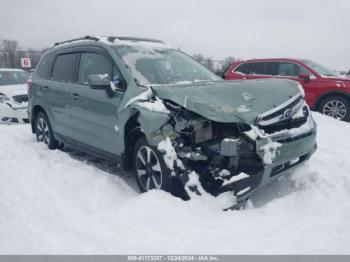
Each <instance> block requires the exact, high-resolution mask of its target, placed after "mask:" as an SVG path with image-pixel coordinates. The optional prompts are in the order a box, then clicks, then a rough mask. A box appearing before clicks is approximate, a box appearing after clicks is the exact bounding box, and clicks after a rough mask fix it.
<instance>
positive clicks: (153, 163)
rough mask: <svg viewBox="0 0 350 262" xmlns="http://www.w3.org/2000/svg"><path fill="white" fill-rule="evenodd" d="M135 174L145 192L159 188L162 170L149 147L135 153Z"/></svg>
mask: <svg viewBox="0 0 350 262" xmlns="http://www.w3.org/2000/svg"><path fill="white" fill-rule="evenodd" d="M136 172H137V175H138V176H139V179H140V183H141V186H142V187H143V189H144V190H145V191H148V190H151V189H160V188H161V186H162V169H161V166H160V162H159V159H158V157H157V155H156V153H155V152H154V151H153V150H152V148H150V147H149V146H143V147H140V149H139V150H138V151H137V155H136Z"/></svg>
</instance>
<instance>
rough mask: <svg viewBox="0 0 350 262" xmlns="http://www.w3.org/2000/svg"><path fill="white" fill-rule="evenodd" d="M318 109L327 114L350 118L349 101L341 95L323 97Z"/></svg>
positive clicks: (343, 118) (344, 118) (344, 119)
mask: <svg viewBox="0 0 350 262" xmlns="http://www.w3.org/2000/svg"><path fill="white" fill-rule="evenodd" d="M319 111H320V112H321V113H322V114H325V115H327V116H330V117H333V118H336V119H339V120H343V121H347V122H349V120H350V102H349V100H348V99H346V98H344V97H342V96H330V97H327V98H325V99H324V100H323V101H322V102H321V103H320V106H319Z"/></svg>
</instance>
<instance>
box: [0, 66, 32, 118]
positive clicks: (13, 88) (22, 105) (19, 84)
mask: <svg viewBox="0 0 350 262" xmlns="http://www.w3.org/2000/svg"><path fill="white" fill-rule="evenodd" d="M28 78H29V73H27V72H26V71H23V70H20V69H7V68H0V123H3V124H15V123H28V112H27V107H28V88H27V84H26V83H27V80H28Z"/></svg>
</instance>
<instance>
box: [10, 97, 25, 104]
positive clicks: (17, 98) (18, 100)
mask: <svg viewBox="0 0 350 262" xmlns="http://www.w3.org/2000/svg"><path fill="white" fill-rule="evenodd" d="M12 98H13V100H15V101H16V102H17V103H23V102H28V95H17V96H13V97H12Z"/></svg>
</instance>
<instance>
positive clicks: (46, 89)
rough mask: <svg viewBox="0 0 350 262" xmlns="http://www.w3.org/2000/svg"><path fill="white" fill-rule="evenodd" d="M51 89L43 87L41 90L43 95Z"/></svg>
mask: <svg viewBox="0 0 350 262" xmlns="http://www.w3.org/2000/svg"><path fill="white" fill-rule="evenodd" d="M49 89H50V88H48V87H47V86H41V87H40V90H41V91H42V92H43V93H47V92H49Z"/></svg>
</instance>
